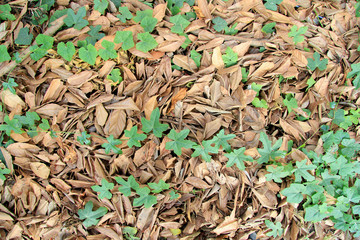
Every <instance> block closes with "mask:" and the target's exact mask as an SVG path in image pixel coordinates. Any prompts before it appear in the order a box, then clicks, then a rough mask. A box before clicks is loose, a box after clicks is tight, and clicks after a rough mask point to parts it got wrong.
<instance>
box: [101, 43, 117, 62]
mask: <svg viewBox="0 0 360 240" xmlns="http://www.w3.org/2000/svg"><path fill="white" fill-rule="evenodd" d="M101 46H102V47H103V48H100V49H99V56H100V57H101V58H102V59H104V60H105V61H107V60H109V59H110V58H111V59H115V58H117V56H118V55H117V52H116V50H115V49H114V47H115V44H114V43H113V42H110V41H107V40H104V41H102V42H101Z"/></svg>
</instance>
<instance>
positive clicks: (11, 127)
mask: <svg viewBox="0 0 360 240" xmlns="http://www.w3.org/2000/svg"><path fill="white" fill-rule="evenodd" d="M4 122H5V124H4V123H3V124H1V125H0V131H5V133H6V135H8V136H10V134H11V132H12V131H13V132H14V133H18V134H21V133H23V131H22V130H21V128H22V124H21V122H20V121H19V120H18V119H12V120H10V118H9V116H8V115H6V116H5V117H4Z"/></svg>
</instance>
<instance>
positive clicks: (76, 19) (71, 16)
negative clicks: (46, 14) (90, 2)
mask: <svg viewBox="0 0 360 240" xmlns="http://www.w3.org/2000/svg"><path fill="white" fill-rule="evenodd" d="M67 15H68V16H67V17H66V18H65V19H64V23H65V24H66V26H68V27H74V28H75V29H77V30H81V29H83V28H84V27H85V26H87V25H88V24H89V22H88V21H87V20H85V19H83V18H84V17H85V16H86V9H85V7H81V8H79V10H78V11H77V14H75V12H74V10H72V9H71V8H68V12H67Z"/></svg>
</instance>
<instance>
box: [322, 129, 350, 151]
mask: <svg viewBox="0 0 360 240" xmlns="http://www.w3.org/2000/svg"><path fill="white" fill-rule="evenodd" d="M345 138H348V139H349V138H350V135H349V133H347V132H344V131H343V130H339V131H337V132H336V133H333V131H330V132H327V133H325V134H323V135H322V136H321V139H322V140H323V142H324V144H323V147H324V149H325V150H326V151H327V150H328V149H329V148H330V147H331V146H332V145H334V144H335V145H339V144H340V143H341V141H342V140H343V139H345Z"/></svg>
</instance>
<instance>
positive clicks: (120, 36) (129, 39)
mask: <svg viewBox="0 0 360 240" xmlns="http://www.w3.org/2000/svg"><path fill="white" fill-rule="evenodd" d="M114 42H115V43H122V45H121V48H122V49H123V50H124V51H126V50H129V49H130V48H132V47H134V46H135V44H134V39H133V33H132V32H131V31H117V32H116V35H115V39H114Z"/></svg>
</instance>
